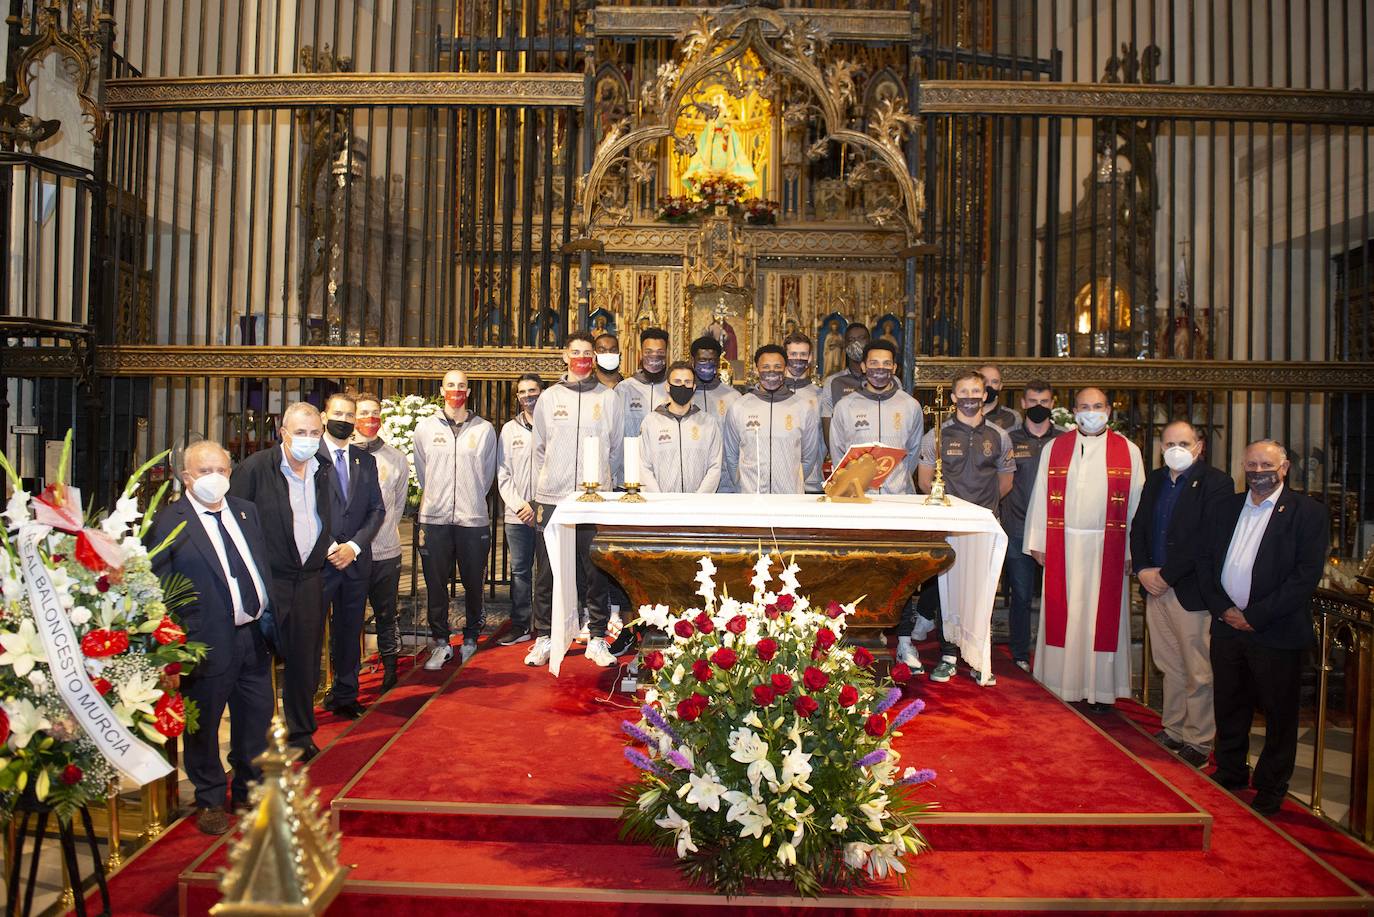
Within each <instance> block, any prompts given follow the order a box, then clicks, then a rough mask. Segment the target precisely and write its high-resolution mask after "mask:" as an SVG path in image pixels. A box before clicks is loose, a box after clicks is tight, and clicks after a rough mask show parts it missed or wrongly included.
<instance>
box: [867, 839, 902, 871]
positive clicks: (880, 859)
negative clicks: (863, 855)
mask: <svg viewBox="0 0 1374 917" xmlns="http://www.w3.org/2000/svg"><path fill="white" fill-rule="evenodd" d="M889 872H890V873H892V874H894V875H895V874H897V873H899V872H906V864H905V863H903V862H902V858H901V850H900V848H898V847H895V846H893V845H892V844H877V845H875V846H874V847H873V849H872V850H871V851H869V854H868V874H869V875H870V876H872V877H873V878H875V879H886V878H887V874H888V873H889Z"/></svg>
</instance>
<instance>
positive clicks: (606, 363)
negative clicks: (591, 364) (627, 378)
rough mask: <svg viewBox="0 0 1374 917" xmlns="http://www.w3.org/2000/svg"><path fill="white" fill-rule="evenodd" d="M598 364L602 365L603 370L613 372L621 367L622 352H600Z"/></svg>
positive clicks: (597, 356)
mask: <svg viewBox="0 0 1374 917" xmlns="http://www.w3.org/2000/svg"><path fill="white" fill-rule="evenodd" d="M596 365H597V366H599V367H601V371H602V372H607V373H613V372H615V371H616V370H617V369H619V368H620V354H618V353H599V354H597V355H596Z"/></svg>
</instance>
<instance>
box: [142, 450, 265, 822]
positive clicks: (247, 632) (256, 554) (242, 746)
mask: <svg viewBox="0 0 1374 917" xmlns="http://www.w3.org/2000/svg"><path fill="white" fill-rule="evenodd" d="M182 466H183V467H182V471H181V482H182V484H183V485H184V486H185V488H186V493H185V495H184V496H183V497H182V499H180V500H178V501H177V502H175V503H170V504H168V505H167V506H166V507H164V508H163V510H162V511H161V512H160V513H158V515H157V518H156V519H155V520H154V521H153V527H152V530H151V532H152V534H151V536H150V539H149V543H150V544H161V543H162V542H163V540H164V539H166V538H167V537H168V536H169V535H171V534H172V533H173V532H175V531H177V527H178V526H181V531H180V532H179V533H178V534H177V537H176V540H174V541H173V542H172V543H171V545H169V546H168V547H167V548H166V549H164V550H162V551H160V552H159V553H158V554H157V555H156V556H155V557H154V558H153V569H154V570H155V571H156V572H157V574H158V575H159V576H163V577H165V576H169V575H180V576H183V577H185V578H186V579H187V580H189V581H190V583H191V585H192V586H193V587H194V588H195V600H194V601H193V602H191V603H190V604H188V605H185V606H183V607H182V608H181V609H179V612H178V613H179V614H180V615H181V620H182V623H183V624H184V625H185V627H186V636H187V639H188V640H192V641H195V642H197V643H204V644H205V645H206V647H207V650H206V655H205V659H204V661H202V662H201V663H200V665H198V666H196V668H195V671H194V672H193V673H192V674H191V675H190V676H188V677H187V679H186V681H185V683H184V685H183V686H182V687H183V689H184V691H185V693H186V696H187V697H188V698H190V699H191V700H194V701H195V702H196V705H197V706H198V707H199V708H200V722H199V724H198V725H197V728H196V730H195V731H194V732H188V733H186V734H185V736H184V738H183V747H184V748H185V752H186V760H185V764H186V775H187V776H188V777H190V778H191V783H192V784H193V785H194V786H195V790H196V810H197V811H196V827H197V828H199V829H200V830H201V831H203V832H204V833H206V834H223V833H224V832H226V831H228V830H229V826H230V817H229V813H228V812H227V811H226V810H225V807H224V794H225V790H226V789H228V787H227V786H226V780H225V775H224V765H223V764H222V763H221V761H220V756H219V723H220V718H221V717H223V716H224V708H225V706H226V705H227V706H228V707H229V765H230V767H232V768H233V769H234V781H233V791H232V794H231V797H230V798H231V800H232V806H233V807H234V808H238V807H240V806H244V805H247V804H248V784H249V782H251V781H254V780H260V779H261V778H262V774H261V772H260V771H259V769H258V768H257V767H255V766H254V765H253V759H254V758H255V757H257V756H258V755H260V754H262V752H263V751H265V750H266V748H267V729H268V725H269V723H270V722H271V719H272V670H271V665H272V656H271V653H270V651H269V650H268V647H267V642H266V640H265V639H264V638H263V634H262V630H261V628H260V627H259V622H258V619H259V618H260V617H261V615H262V613H263V612H264V611H265V610H266V609H267V606H268V601H269V600H268V591H267V582H266V580H267V576H268V569H269V568H268V563H267V558H268V554H267V543H266V542H265V541H264V540H263V537H262V528H261V527H260V525H259V524H258V510H257V507H255V506H254V505H253V504H252V503H249V502H248V501H247V500H239V499H236V498H234V497H229V496H226V493H227V492H228V490H229V474H230V470H229V453H227V452H225V451H224V448H223V447H222V446H220V444H219V443H215V442H211V441H209V440H201V441H200V442H196V443H192V444H191V445H190V446H189V447H187V449H186V455H185V457H184V458H183V460H182Z"/></svg>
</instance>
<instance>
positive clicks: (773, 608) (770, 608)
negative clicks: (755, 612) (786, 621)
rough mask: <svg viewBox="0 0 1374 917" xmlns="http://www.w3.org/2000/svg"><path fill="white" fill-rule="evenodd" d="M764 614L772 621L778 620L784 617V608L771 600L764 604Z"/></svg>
mask: <svg viewBox="0 0 1374 917" xmlns="http://www.w3.org/2000/svg"><path fill="white" fill-rule="evenodd" d="M763 616H764V617H765V618H767V619H768V620H770V621H776V620H777V619H778V618H780V617H782V609H781V608H779V607H778V606H777V605H774V604H773V603H771V602H770V603H768V604H767V605H765V606H763Z"/></svg>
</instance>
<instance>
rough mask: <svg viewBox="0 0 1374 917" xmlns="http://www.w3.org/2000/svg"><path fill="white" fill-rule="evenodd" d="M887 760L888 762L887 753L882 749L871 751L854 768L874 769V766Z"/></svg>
mask: <svg viewBox="0 0 1374 917" xmlns="http://www.w3.org/2000/svg"><path fill="white" fill-rule="evenodd" d="M885 760H887V752H885V751H883V750H882V749H881V748H877V749H874V750H873V751H870V752H869V753H868V754H866V755H864V756H863V757H862V758H860V759H859V760H858V761H856V762H854V766H855V767H872V766H873V765H875V764H878V763H879V762H882V761H885Z"/></svg>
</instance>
